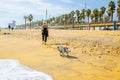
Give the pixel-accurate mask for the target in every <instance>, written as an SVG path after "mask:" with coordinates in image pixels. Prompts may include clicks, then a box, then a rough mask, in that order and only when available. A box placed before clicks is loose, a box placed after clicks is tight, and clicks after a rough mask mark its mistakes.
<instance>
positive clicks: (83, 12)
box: [82, 9, 86, 20]
mask: <svg viewBox="0 0 120 80" xmlns="http://www.w3.org/2000/svg"><path fill="white" fill-rule="evenodd" d="M85 12H86V11H85V9H82V14H83V20H85Z"/></svg>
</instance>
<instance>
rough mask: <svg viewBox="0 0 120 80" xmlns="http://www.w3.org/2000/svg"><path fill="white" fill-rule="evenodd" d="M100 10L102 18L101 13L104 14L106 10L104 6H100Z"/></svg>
mask: <svg viewBox="0 0 120 80" xmlns="http://www.w3.org/2000/svg"><path fill="white" fill-rule="evenodd" d="M100 11H101V13H102V15H101V16H102V18H103V15H104V13H105V11H106V8H105V7H104V6H102V7H101V8H100Z"/></svg>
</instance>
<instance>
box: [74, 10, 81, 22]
mask: <svg viewBox="0 0 120 80" xmlns="http://www.w3.org/2000/svg"><path fill="white" fill-rule="evenodd" d="M75 13H76V16H77V23H79V19H78V17H79V15H80V11H79V10H76V11H75Z"/></svg>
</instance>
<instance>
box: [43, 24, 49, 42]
mask: <svg viewBox="0 0 120 80" xmlns="http://www.w3.org/2000/svg"><path fill="white" fill-rule="evenodd" d="M48 35H49V34H48V26H47V25H46V23H44V25H43V26H42V41H43V44H46V42H47V37H48Z"/></svg>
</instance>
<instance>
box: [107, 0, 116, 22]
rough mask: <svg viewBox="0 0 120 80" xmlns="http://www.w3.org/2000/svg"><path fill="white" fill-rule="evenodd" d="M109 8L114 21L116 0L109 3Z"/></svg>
mask: <svg viewBox="0 0 120 80" xmlns="http://www.w3.org/2000/svg"><path fill="white" fill-rule="evenodd" d="M108 7H109V10H110V12H111V21H113V14H114V12H115V2H114V1H110V2H109V4H108Z"/></svg>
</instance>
